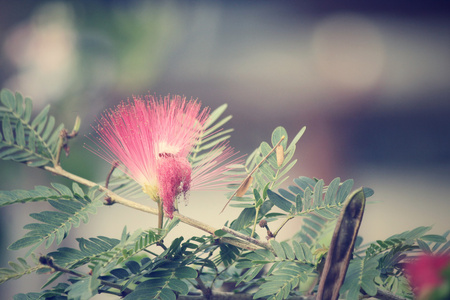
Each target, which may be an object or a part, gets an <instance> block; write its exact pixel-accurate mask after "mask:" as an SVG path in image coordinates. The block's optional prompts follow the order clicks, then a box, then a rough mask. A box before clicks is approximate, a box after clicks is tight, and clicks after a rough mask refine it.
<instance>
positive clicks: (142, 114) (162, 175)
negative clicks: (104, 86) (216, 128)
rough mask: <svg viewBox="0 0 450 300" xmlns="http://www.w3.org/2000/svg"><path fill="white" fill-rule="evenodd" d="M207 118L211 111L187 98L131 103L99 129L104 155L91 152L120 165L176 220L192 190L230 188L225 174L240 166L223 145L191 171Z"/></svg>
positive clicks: (109, 115)
mask: <svg viewBox="0 0 450 300" xmlns="http://www.w3.org/2000/svg"><path fill="white" fill-rule="evenodd" d="M208 117H209V110H208V109H206V108H204V109H201V105H200V103H198V102H197V101H194V100H192V99H191V100H190V101H186V98H185V97H183V98H182V97H181V96H173V97H172V99H170V95H168V96H166V97H164V99H163V98H162V97H160V98H159V99H157V98H156V97H154V96H152V95H149V96H146V97H145V100H143V99H142V98H141V97H133V101H132V102H131V101H130V100H128V102H123V103H121V104H120V105H118V106H117V107H116V108H115V109H114V110H112V109H111V110H109V111H107V112H106V113H105V114H104V115H103V116H102V118H101V119H100V120H99V124H98V127H97V128H95V131H96V132H97V134H98V136H99V137H98V139H97V140H94V142H95V143H96V144H97V146H99V147H100V149H97V150H96V149H91V151H93V152H94V153H96V154H97V155H99V156H100V157H102V158H103V159H105V160H106V161H108V162H110V163H114V162H116V161H118V162H120V165H119V168H121V169H122V170H123V171H124V172H125V173H127V174H128V175H129V176H130V177H131V178H133V179H134V180H135V181H136V182H138V183H139V184H140V185H141V186H142V189H143V191H144V192H145V193H146V194H148V195H149V196H150V197H151V198H152V199H153V200H155V201H157V202H159V201H162V203H163V207H164V212H165V214H166V215H167V216H168V217H169V218H172V217H173V212H174V203H175V201H176V199H177V198H178V197H179V196H180V195H181V194H183V196H184V198H185V199H186V194H187V192H188V191H189V190H191V189H195V188H199V187H201V188H211V187H214V188H217V187H221V186H224V185H226V184H227V182H225V181H223V179H226V178H227V176H225V175H223V173H224V172H225V171H226V170H228V167H227V166H228V163H230V164H231V163H234V162H235V161H236V159H234V160H231V161H229V159H230V158H231V157H232V156H234V154H235V153H234V152H233V150H232V149H231V148H229V147H228V146H227V145H224V144H222V145H220V146H218V147H217V148H215V149H213V150H212V151H211V152H210V153H209V154H208V155H206V156H205V158H204V160H203V161H202V163H200V164H198V165H197V166H195V168H194V170H193V168H192V166H191V164H190V162H189V160H188V157H189V153H190V152H191V151H192V150H193V148H194V146H195V145H196V144H197V142H198V141H199V138H200V137H201V136H202V134H203V132H204V130H205V123H206V121H207V120H208ZM227 161H229V162H228V163H227ZM228 177H230V176H228ZM228 183H229V182H228Z"/></svg>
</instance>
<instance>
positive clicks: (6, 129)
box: [2, 115, 14, 144]
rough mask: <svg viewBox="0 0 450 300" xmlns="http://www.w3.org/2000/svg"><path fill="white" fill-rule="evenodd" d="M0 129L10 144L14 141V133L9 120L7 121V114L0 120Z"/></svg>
mask: <svg viewBox="0 0 450 300" xmlns="http://www.w3.org/2000/svg"><path fill="white" fill-rule="evenodd" d="M2 131H3V138H4V139H5V141H6V142H7V143H8V144H12V143H13V142H14V135H13V132H12V128H11V122H10V121H9V117H8V115H6V116H5V117H4V118H3V122H2Z"/></svg>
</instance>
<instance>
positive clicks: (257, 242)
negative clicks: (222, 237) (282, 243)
mask: <svg viewBox="0 0 450 300" xmlns="http://www.w3.org/2000/svg"><path fill="white" fill-rule="evenodd" d="M222 230H223V231H225V232H227V233H229V234H232V235H234V236H235V237H238V238H240V239H243V240H245V241H248V242H250V243H252V244H255V245H258V246H260V247H262V248H265V249H267V250H269V251H271V252H273V249H272V247H271V246H270V245H269V244H268V243H266V242H263V241H260V240H257V239H254V238H252V237H250V236H248V235H245V234H242V233H240V232H237V231H235V230H233V229H231V228H228V227H225V226H224V227H222Z"/></svg>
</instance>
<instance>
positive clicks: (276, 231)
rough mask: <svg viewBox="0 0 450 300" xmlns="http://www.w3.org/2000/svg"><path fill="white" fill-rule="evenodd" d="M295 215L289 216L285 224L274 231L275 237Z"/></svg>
mask: <svg viewBox="0 0 450 300" xmlns="http://www.w3.org/2000/svg"><path fill="white" fill-rule="evenodd" d="M293 218H294V217H293V216H289V217H288V218H287V219H286V220H284V222H283V224H281V225H280V227H278V229H277V230H275V232H274V233H273V237H274V238H275V237H276V236H277V234H278V232H280V230H281V228H283V227H284V225H286V223H287V222H289V221H290V220H292V219H293Z"/></svg>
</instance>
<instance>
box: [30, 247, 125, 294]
mask: <svg viewBox="0 0 450 300" xmlns="http://www.w3.org/2000/svg"><path fill="white" fill-rule="evenodd" d="M39 262H40V263H41V264H43V265H47V266H49V267H50V268H52V269H53V270H55V271H56V272H62V273H66V274H70V275H73V276H76V277H81V278H83V277H88V276H90V275H88V274H83V273H81V272H77V271H74V270H70V269H66V268H64V267H61V266H58V265H56V264H55V263H54V262H53V258H52V257H51V256H41V257H40V258H39ZM100 283H101V284H103V285H106V286H109V287H112V288H115V289H118V290H119V291H122V288H123V286H122V285H120V284H117V283H114V282H110V281H106V280H103V279H100ZM132 291H133V290H131V289H129V288H126V289H124V290H123V291H122V292H121V293H122V294H121V295H122V296H125V295H128V294H129V293H131V292H132Z"/></svg>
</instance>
